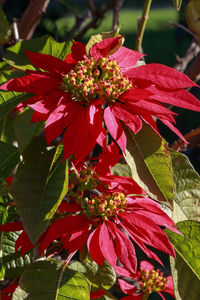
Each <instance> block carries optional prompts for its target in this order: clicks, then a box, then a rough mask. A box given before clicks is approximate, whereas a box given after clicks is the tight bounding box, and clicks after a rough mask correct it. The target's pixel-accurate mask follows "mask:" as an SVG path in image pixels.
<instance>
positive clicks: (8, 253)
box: [1, 232, 32, 279]
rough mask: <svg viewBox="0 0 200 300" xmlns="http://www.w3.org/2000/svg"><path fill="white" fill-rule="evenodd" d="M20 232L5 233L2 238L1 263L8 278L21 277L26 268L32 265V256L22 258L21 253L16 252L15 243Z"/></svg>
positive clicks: (27, 255)
mask: <svg viewBox="0 0 200 300" xmlns="http://www.w3.org/2000/svg"><path fill="white" fill-rule="evenodd" d="M19 234H20V232H3V233H2V237H1V250H2V251H1V262H2V265H3V267H4V269H5V277H6V278H10V279H13V278H16V277H18V276H20V275H21V274H22V273H23V271H24V269H25V267H26V266H28V265H29V264H30V263H31V260H32V257H31V254H25V255H24V256H23V257H21V253H20V251H17V252H15V242H16V240H17V238H18V237H19Z"/></svg>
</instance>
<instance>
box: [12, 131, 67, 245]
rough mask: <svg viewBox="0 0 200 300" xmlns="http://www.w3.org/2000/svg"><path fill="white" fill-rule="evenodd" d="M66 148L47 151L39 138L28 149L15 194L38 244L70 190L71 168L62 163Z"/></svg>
mask: <svg viewBox="0 0 200 300" xmlns="http://www.w3.org/2000/svg"><path fill="white" fill-rule="evenodd" d="M62 150H63V147H62V145H59V146H58V148H57V149H56V148H55V147H53V148H52V147H51V149H49V150H48V151H47V150H46V142H45V140H44V138H42V137H38V138H35V139H34V140H33V142H32V143H31V144H30V145H29V146H28V147H27V148H26V150H25V152H24V154H23V155H24V161H23V162H21V163H20V165H19V167H18V169H17V172H16V177H15V180H14V181H13V183H12V185H11V194H12V196H13V198H14V200H15V202H16V206H17V209H18V212H19V215H20V217H21V219H22V222H23V225H24V228H25V230H26V232H27V234H28V236H29V238H30V240H31V241H32V243H33V244H34V243H35V242H36V241H37V239H38V238H39V236H40V235H41V234H42V232H43V231H44V230H45V229H46V228H47V226H48V224H49V220H50V219H51V218H52V216H53V214H54V213H55V211H56V210H57V207H58V205H59V204H60V202H61V201H62V199H63V197H64V196H65V194H66V193H67V189H68V165H67V161H65V162H62Z"/></svg>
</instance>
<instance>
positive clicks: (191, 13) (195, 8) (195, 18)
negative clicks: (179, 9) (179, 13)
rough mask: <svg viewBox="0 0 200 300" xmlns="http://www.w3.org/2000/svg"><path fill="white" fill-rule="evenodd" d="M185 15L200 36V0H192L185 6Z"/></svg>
mask: <svg viewBox="0 0 200 300" xmlns="http://www.w3.org/2000/svg"><path fill="white" fill-rule="evenodd" d="M185 17H186V21H187V25H188V27H189V28H190V29H191V30H192V31H194V32H195V33H196V34H197V35H198V37H199V36H200V2H199V0H190V1H189V2H188V3H187V5H186V8H185Z"/></svg>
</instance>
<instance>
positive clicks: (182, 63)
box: [174, 40, 200, 73]
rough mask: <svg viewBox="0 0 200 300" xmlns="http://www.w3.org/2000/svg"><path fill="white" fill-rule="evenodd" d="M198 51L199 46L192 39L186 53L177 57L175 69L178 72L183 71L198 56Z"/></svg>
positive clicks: (199, 50)
mask: <svg viewBox="0 0 200 300" xmlns="http://www.w3.org/2000/svg"><path fill="white" fill-rule="evenodd" d="M199 52H200V47H199V45H198V43H197V41H196V40H193V41H192V42H191V44H190V46H189V48H188V50H187V52H186V54H185V55H184V57H182V58H180V57H177V63H176V65H175V66H174V68H175V69H177V70H178V71H180V72H182V73H183V72H185V70H186V68H187V66H188V64H189V63H190V62H191V61H192V60H193V59H194V58H195V57H197V56H198V54H199Z"/></svg>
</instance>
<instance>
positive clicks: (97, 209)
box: [39, 169, 177, 272]
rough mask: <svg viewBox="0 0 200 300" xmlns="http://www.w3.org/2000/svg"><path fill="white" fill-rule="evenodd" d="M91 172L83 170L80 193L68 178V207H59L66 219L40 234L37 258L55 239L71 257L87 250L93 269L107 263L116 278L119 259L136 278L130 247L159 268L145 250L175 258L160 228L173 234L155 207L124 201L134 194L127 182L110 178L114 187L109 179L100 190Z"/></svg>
mask: <svg viewBox="0 0 200 300" xmlns="http://www.w3.org/2000/svg"><path fill="white" fill-rule="evenodd" d="M92 172H93V171H91V169H89V170H87V169H86V170H85V171H84V170H82V172H81V174H80V177H79V181H80V188H79V186H78V185H77V179H75V177H74V173H72V178H73V180H74V181H73V182H74V184H70V189H69V192H68V196H69V199H70V201H71V203H69V202H63V203H62V205H61V206H60V207H59V210H60V212H61V213H65V215H66V214H67V216H65V217H61V218H60V219H58V220H56V221H55V222H54V223H52V224H51V225H50V226H49V228H48V229H47V231H46V233H44V235H43V238H42V240H41V243H40V246H39V252H40V254H42V253H43V252H44V250H45V249H46V248H47V247H48V246H49V245H50V243H51V242H53V241H54V240H56V239H58V238H60V239H61V241H62V242H63V245H64V247H65V249H68V252H69V253H72V252H74V251H76V250H81V249H82V247H83V245H84V244H87V248H88V251H89V254H90V256H91V257H92V259H93V260H94V261H95V262H96V263H97V264H99V265H102V264H103V262H104V259H106V260H107V261H108V262H109V263H110V265H111V266H112V267H113V268H114V269H115V270H116V272H118V271H120V270H121V267H119V266H118V264H117V260H118V259H119V261H120V262H121V264H122V266H123V268H125V269H127V270H129V271H131V272H135V270H136V266H137V258H136V254H135V247H134V243H133V241H134V242H135V243H136V244H137V245H138V246H139V247H140V248H141V249H142V250H143V251H144V252H145V253H146V254H147V256H148V257H150V258H152V259H155V260H157V261H159V262H160V260H159V258H158V256H157V255H156V254H155V253H154V252H153V251H152V250H150V249H149V248H148V246H151V247H154V248H156V249H158V250H160V251H164V252H166V253H167V254H169V255H172V256H175V253H174V249H173V247H172V245H171V244H170V242H169V239H168V237H167V235H166V234H165V233H164V231H163V230H162V229H161V228H160V226H159V225H162V226H165V227H168V228H169V229H171V230H173V231H177V230H176V229H175V227H173V226H174V225H175V224H174V222H173V221H172V220H171V219H170V218H169V217H168V216H167V215H166V214H165V213H164V212H163V211H162V210H161V208H160V207H159V205H158V204H157V203H155V202H154V201H152V200H151V199H148V198H146V197H136V196H135V197H134V196H132V197H131V196H128V194H129V192H128V191H131V193H133V190H134V189H133V187H132V186H131V181H130V178H128V177H127V178H126V177H119V178H117V176H112V175H111V177H112V187H111V186H110V185H109V186H110V187H109V186H108V184H109V182H110V179H109V177H110V176H108V177H107V178H106V176H104V178H103V177H102V179H101V184H100V183H99V177H98V176H96V174H95V173H92ZM131 180H132V179H131ZM70 182H71V181H70ZM105 184H106V186H105ZM135 185H136V184H135ZM123 186H124V188H123ZM73 189H75V192H74V191H73ZM135 191H136V193H138V192H140V193H141V191H142V190H141V189H140V188H139V187H138V189H135Z"/></svg>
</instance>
